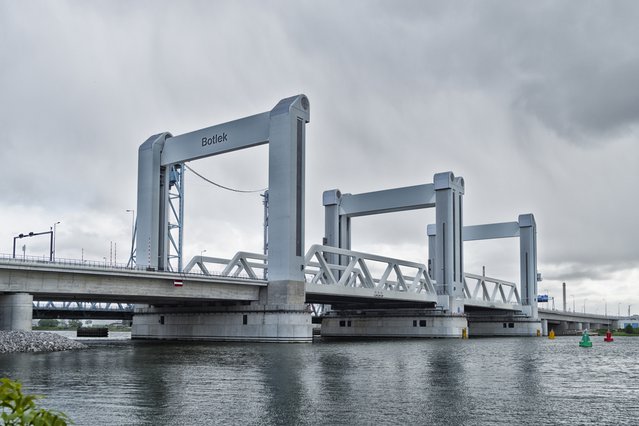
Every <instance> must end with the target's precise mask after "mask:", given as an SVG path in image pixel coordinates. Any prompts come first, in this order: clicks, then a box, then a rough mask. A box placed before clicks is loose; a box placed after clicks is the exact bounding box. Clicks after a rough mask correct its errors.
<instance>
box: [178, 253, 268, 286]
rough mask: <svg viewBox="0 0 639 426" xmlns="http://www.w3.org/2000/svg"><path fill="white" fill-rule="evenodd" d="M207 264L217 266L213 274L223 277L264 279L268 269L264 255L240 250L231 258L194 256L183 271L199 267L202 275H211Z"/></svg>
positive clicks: (186, 271) (190, 270)
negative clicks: (216, 270) (216, 271)
mask: <svg viewBox="0 0 639 426" xmlns="http://www.w3.org/2000/svg"><path fill="white" fill-rule="evenodd" d="M207 264H213V265H217V266H218V270H220V269H221V271H219V272H218V273H216V274H215V275H220V276H223V277H241V278H252V279H257V280H259V279H264V278H265V277H266V272H267V270H268V265H267V263H266V255H264V254H258V253H249V252H246V251H240V252H237V253H236V254H235V256H233V257H232V258H231V259H224V258H221V257H208V256H195V257H194V258H193V259H191V261H190V262H189V263H188V264H187V265H186V266H185V267H184V271H183V272H184V273H192V271H193V269H194V268H195V267H197V268H199V269H200V271H201V272H202V273H203V274H204V275H212V274H211V272H210V270H209V268H208V267H207V266H206V265H207Z"/></svg>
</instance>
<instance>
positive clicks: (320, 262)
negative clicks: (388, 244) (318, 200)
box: [304, 245, 437, 296]
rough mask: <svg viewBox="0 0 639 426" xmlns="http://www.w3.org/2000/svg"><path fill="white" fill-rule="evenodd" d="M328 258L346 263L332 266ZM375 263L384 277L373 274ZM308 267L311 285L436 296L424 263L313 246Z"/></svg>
mask: <svg viewBox="0 0 639 426" xmlns="http://www.w3.org/2000/svg"><path fill="white" fill-rule="evenodd" d="M330 255H333V256H330ZM329 257H332V258H337V257H341V258H342V259H347V263H346V264H340V263H329V261H327V258H329ZM373 263H375V264H376V265H375V266H378V267H379V266H380V265H381V266H382V268H377V269H380V270H383V272H381V274H379V273H378V274H375V273H374V272H373V271H374V269H373V268H372V264H373ZM305 264H306V268H305V270H304V273H305V275H306V280H307V282H309V283H311V284H321V285H327V286H338V287H354V288H367V289H373V290H376V291H379V292H386V291H394V292H405V293H414V294H429V295H433V296H436V295H437V292H436V291H435V286H434V285H433V283H432V281H431V280H430V277H429V276H428V274H427V271H426V266H425V265H424V264H421V263H415V262H408V261H405V260H399V259H392V258H389V257H383V256H378V255H374V254H367V253H361V252H355V251H352V250H343V249H339V248H335V247H328V246H321V245H313V246H312V247H311V248H310V249H309V250H308V252H307V253H306V257H305Z"/></svg>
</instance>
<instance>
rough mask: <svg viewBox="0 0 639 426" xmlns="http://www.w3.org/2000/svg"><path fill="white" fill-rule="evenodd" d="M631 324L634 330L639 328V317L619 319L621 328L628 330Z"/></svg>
mask: <svg viewBox="0 0 639 426" xmlns="http://www.w3.org/2000/svg"><path fill="white" fill-rule="evenodd" d="M628 324H630V326H631V327H632V328H639V315H633V316H631V317H628V318H620V319H619V328H626V326H627V325H628Z"/></svg>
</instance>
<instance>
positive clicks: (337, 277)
mask: <svg viewBox="0 0 639 426" xmlns="http://www.w3.org/2000/svg"><path fill="white" fill-rule="evenodd" d="M339 258H341V259H342V261H344V259H345V260H346V261H345V263H344V264H339V263H331V262H330V261H329V259H339ZM304 261H305V268H304V274H305V277H306V283H307V285H312V286H320V287H313V288H314V289H315V290H313V291H317V290H316V289H319V288H322V287H326V288H327V290H321V291H320V293H322V294H332V293H333V292H334V293H335V294H336V295H340V296H357V295H362V294H360V293H361V291H360V290H356V289H362V290H365V292H366V291H368V292H370V291H371V290H372V291H373V292H374V293H375V295H376V296H379V297H384V296H383V294H384V293H385V294H386V295H388V293H387V292H392V293H394V294H396V295H397V296H399V295H400V294H402V295H403V296H400V298H401V299H403V300H412V299H414V300H423V299H424V297H427V298H429V300H433V301H436V300H437V287H436V282H435V281H433V280H431V279H430V277H429V275H428V268H427V267H426V265H424V264H422V263H416V262H409V261H406V260H400V259H393V258H389V257H384V256H378V255H374V254H368V253H361V252H356V251H352V250H344V249H339V248H335V247H328V246H322V245H313V246H312V247H311V248H310V249H309V250H308V252H307V253H306V256H305V259H304ZM336 262H337V260H336ZM207 265H208V266H207ZM211 265H215V267H216V269H215V270H214V271H212V270H211V269H212V268H211ZM197 269H199V270H200V272H201V273H202V274H204V275H218V276H224V277H246V278H252V279H260V278H261V277H263V276H264V272H265V271H267V270H268V265H267V263H266V256H265V255H263V254H257V253H249V252H243V251H242V252H238V253H237V254H236V255H235V256H233V258H231V259H224V258H218V257H206V256H195V257H194V258H193V259H192V260H191V261H190V262H189V263H188V265H187V266H186V267H185V268H184V272H185V273H187V272H194V270H197ZM329 286H333V287H335V290H332V291H331V290H328V288H329ZM340 288H341V289H353V290H354V291H350V290H349V291H347V292H346V293H344V291H343V290H340ZM307 291H310V290H307ZM463 291H464V293H463V294H464V299H465V304H467V305H472V306H480V307H481V306H483V307H495V308H504V309H513V308H516V307H517V306H521V297H520V294H519V290H518V287H517V284H515V283H512V282H508V281H504V280H500V279H497V278H491V277H486V276H483V275H474V274H465V276H464V290H463ZM358 292H359V293H358ZM310 309H311V310H312V311H313V312H314V313H315V315H321V312H322V311H323V307H321V306H320V305H312V306H311V307H310Z"/></svg>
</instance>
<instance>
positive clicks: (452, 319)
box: [321, 309, 468, 338]
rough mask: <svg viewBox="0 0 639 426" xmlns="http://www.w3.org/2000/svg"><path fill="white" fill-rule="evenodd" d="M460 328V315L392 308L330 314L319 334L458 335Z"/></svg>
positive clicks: (463, 320) (463, 321)
mask: <svg viewBox="0 0 639 426" xmlns="http://www.w3.org/2000/svg"><path fill="white" fill-rule="evenodd" d="M464 329H466V330H467V329H468V323H467V321H466V317H465V316H464V315H445V314H442V313H440V312H439V313H424V312H423V311H421V312H420V311H414V312H402V311H401V310H400V309H395V310H393V311H390V310H389V311H388V312H379V311H361V312H339V313H331V314H329V315H328V316H326V317H324V319H323V320H322V328H321V333H322V337H326V338H402V337H406V338H409V337H410V338H436V337H442V338H461V337H462V331H463V330H464Z"/></svg>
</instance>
